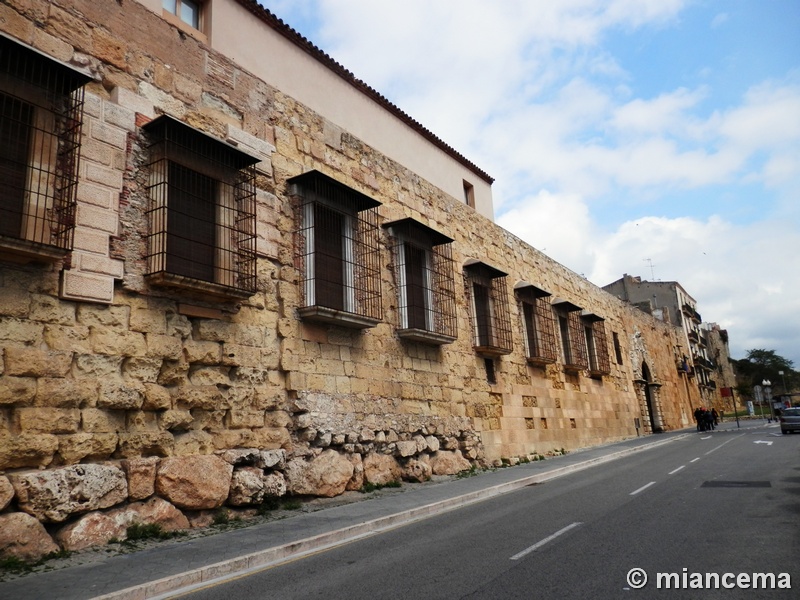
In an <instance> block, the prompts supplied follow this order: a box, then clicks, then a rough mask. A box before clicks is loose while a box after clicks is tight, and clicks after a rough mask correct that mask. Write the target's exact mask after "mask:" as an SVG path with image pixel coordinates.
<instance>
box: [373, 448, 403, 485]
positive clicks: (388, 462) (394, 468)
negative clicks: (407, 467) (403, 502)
mask: <svg viewBox="0 0 800 600" xmlns="http://www.w3.org/2000/svg"><path fill="white" fill-rule="evenodd" d="M402 477H403V469H402V468H401V467H400V464H399V463H398V462H397V460H396V459H395V458H394V457H393V456H390V455H388V454H378V453H377V452H370V453H369V454H367V455H366V456H365V457H364V479H365V480H366V481H369V482H370V483H374V484H377V485H386V484H387V483H392V482H395V481H400V480H401V479H402Z"/></svg>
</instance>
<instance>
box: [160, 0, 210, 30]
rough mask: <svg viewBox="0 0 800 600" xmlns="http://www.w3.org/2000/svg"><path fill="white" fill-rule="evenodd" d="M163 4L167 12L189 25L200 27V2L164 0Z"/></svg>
mask: <svg viewBox="0 0 800 600" xmlns="http://www.w3.org/2000/svg"><path fill="white" fill-rule="evenodd" d="M161 6H162V7H163V8H164V10H165V11H166V12H168V13H169V14H171V15H175V16H176V17H178V18H179V19H180V20H181V21H182V22H183V23H185V24H186V25H188V26H189V27H192V28H194V29H200V24H201V23H200V8H201V3H200V2H195V1H194V0H162V2H161Z"/></svg>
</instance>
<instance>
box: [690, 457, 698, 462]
mask: <svg viewBox="0 0 800 600" xmlns="http://www.w3.org/2000/svg"><path fill="white" fill-rule="evenodd" d="M698 460H700V457H699V456H698V457H697V458H693V459H692V460H690V461H689V462H690V463H693V462H697V461H698Z"/></svg>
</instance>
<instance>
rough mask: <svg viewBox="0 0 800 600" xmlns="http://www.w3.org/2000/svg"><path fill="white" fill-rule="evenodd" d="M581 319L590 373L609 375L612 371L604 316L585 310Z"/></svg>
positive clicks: (593, 375) (598, 375) (593, 374)
mask: <svg viewBox="0 0 800 600" xmlns="http://www.w3.org/2000/svg"><path fill="white" fill-rule="evenodd" d="M581 319H582V321H583V331H584V335H585V336H586V350H587V355H588V356H587V358H588V360H589V375H591V376H592V377H600V376H602V375H608V374H609V373H611V363H610V361H609V358H608V338H607V337H606V329H605V324H604V321H603V318H602V317H599V316H597V315H594V314H591V313H586V312H584V313H583V315H582V316H581Z"/></svg>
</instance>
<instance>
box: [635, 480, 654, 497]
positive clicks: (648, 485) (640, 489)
mask: <svg viewBox="0 0 800 600" xmlns="http://www.w3.org/2000/svg"><path fill="white" fill-rule="evenodd" d="M655 484H656V482H655V481H651V482H650V483H648V484H647V485H643V486H642V487H640V488H639V489H638V490H634V491H632V492H631V494H630V495H631V496H635V495H636V494H638V493H639V492H643V491H645V490H646V489H647V488H649V487H650V486H651V485H655Z"/></svg>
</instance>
